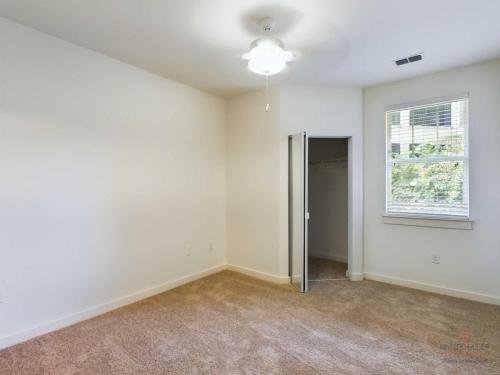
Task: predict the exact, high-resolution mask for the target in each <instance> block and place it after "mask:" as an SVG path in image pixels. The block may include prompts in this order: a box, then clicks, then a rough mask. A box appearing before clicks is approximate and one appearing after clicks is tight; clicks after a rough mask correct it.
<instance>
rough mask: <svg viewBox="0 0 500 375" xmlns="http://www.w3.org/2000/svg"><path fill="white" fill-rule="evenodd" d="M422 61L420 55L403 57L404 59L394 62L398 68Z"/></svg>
mask: <svg viewBox="0 0 500 375" xmlns="http://www.w3.org/2000/svg"><path fill="white" fill-rule="evenodd" d="M420 60H422V54H421V53H419V54H418V55H413V56H408V57H403V58H402V59H398V60H395V61H394V62H395V63H396V65H397V66H400V65H405V64H408V63H412V62H417V61H420Z"/></svg>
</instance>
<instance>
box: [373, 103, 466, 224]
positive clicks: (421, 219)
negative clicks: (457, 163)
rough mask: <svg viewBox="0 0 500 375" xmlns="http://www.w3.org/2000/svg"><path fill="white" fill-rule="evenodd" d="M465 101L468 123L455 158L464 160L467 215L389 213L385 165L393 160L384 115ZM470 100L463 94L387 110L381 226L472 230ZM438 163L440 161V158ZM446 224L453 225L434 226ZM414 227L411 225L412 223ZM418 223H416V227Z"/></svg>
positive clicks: (389, 175)
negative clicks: (461, 145)
mask: <svg viewBox="0 0 500 375" xmlns="http://www.w3.org/2000/svg"><path fill="white" fill-rule="evenodd" d="M460 100H467V107H468V111H467V121H466V122H465V125H464V156H463V157H457V158H459V159H461V160H463V163H464V193H466V197H467V208H468V214H467V215H449V214H444V213H443V214H425V213H420V212H413V213H410V212H394V211H389V210H388V205H389V195H390V194H389V193H390V189H392V184H391V183H390V181H389V179H392V173H389V168H388V164H389V162H391V161H392V158H390V157H389V153H388V150H389V148H391V149H392V139H391V134H390V133H389V126H387V112H391V111H401V110H408V109H411V108H414V107H422V106H433V105H439V104H441V103H443V104H445V103H449V102H453V101H460ZM469 106H470V97H469V93H462V94H457V95H452V96H446V97H439V98H432V99H424V100H419V101H414V102H405V103H400V104H396V105H391V106H387V107H386V108H385V110H384V127H385V139H384V146H385V147H384V154H385V157H384V161H385V165H384V181H385V183H384V189H385V190H384V214H383V215H382V216H383V218H384V223H386V224H398V225H416V226H428V227H437V228H450V229H453V228H455V229H472V220H471V218H470V216H471V214H470V213H471V205H470V183H469V165H470V153H469V125H470V112H469ZM439 159H441V158H439ZM444 159H448V160H451V159H453V157H445V158H444ZM442 220H444V221H449V222H450V223H452V224H446V225H444V226H443V225H442V224H435V223H433V222H436V221H442ZM413 221H414V222H415V223H412V222H413ZM417 222H418V223H417ZM463 222H467V223H470V225H469V224H467V225H465V226H464V225H463V224H461V223H463ZM453 223H459V224H458V225H456V226H455V225H454V224H453Z"/></svg>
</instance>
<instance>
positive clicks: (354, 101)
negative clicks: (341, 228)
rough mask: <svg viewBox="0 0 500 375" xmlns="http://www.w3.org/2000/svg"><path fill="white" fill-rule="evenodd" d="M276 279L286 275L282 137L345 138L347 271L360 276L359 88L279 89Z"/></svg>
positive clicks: (285, 175)
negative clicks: (349, 191) (348, 171)
mask: <svg viewBox="0 0 500 375" xmlns="http://www.w3.org/2000/svg"><path fill="white" fill-rule="evenodd" d="M280 93H281V98H280V100H281V104H280V113H281V116H280V192H281V194H280V259H281V262H280V274H281V275H285V274H286V273H287V271H288V135H290V134H296V133H298V132H300V131H306V132H307V133H308V134H309V135H310V136H316V137H318V136H324V137H351V138H350V141H349V163H350V168H351V170H352V174H351V175H350V176H349V184H350V185H352V194H350V195H349V208H350V212H352V215H351V216H350V217H349V240H350V241H349V242H350V243H349V246H350V250H349V268H350V273H351V277H352V278H353V279H354V280H358V279H361V278H362V277H363V276H362V274H363V92H362V90H361V89H359V88H334V87H313V86H285V87H282V88H281V89H280Z"/></svg>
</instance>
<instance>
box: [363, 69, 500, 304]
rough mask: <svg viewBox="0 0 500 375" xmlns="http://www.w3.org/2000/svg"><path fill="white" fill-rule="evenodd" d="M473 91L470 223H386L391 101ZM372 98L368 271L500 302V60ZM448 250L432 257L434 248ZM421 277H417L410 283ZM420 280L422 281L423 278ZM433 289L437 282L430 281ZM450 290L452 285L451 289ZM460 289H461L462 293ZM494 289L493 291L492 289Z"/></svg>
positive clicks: (393, 87) (380, 89)
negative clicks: (467, 226) (459, 226)
mask: <svg viewBox="0 0 500 375" xmlns="http://www.w3.org/2000/svg"><path fill="white" fill-rule="evenodd" d="M465 92H468V93H469V94H470V107H469V113H470V121H469V122H470V125H469V132H470V213H471V218H472V219H473V220H474V228H473V230H471V231H467V230H452V229H437V228H423V227H410V226H396V225H388V224H384V223H382V214H383V212H384V185H385V183H384V181H385V180H384V179H385V176H384V173H385V164H384V163H385V161H384V156H385V122H384V109H385V107H386V106H389V105H393V104H398V103H405V102H412V101H418V100H424V99H430V98H436V97H443V96H449V95H454V94H460V93H465ZM364 100H365V106H364V109H365V129H364V130H365V178H364V181H365V241H364V243H365V272H367V276H369V277H378V278H381V277H382V278H383V279H385V280H387V281H391V278H392V281H394V282H397V283H403V284H405V285H410V286H417V287H422V286H424V287H425V285H427V284H429V285H430V286H431V287H432V286H436V287H439V288H448V289H457V290H458V291H463V292H466V293H462V294H460V293H459V294H458V295H463V296H467V297H469V298H475V297H474V294H484V295H487V296H486V297H485V298H482V297H481V296H476V297H477V298H476V299H480V300H485V301H490V302H494V301H495V297H496V302H497V303H500V299H499V298H500V271H499V270H500V235H499V232H498V227H499V225H498V217H499V212H500V198H499V197H500V196H499V194H498V192H499V191H500V147H499V145H498V143H499V139H500V60H495V61H490V62H486V63H482V64H477V65H473V66H469V67H464V68H460V69H454V70H448V71H444V72H440V73H436V74H432V75H427V76H422V77H419V78H415V79H410V80H405V81H401V82H397V83H392V84H387V85H382V86H377V87H372V88H368V89H366V90H365V93H364ZM431 252H438V253H440V255H441V264H439V265H436V264H432V263H431V261H430V253H431ZM405 281H413V282H416V283H408V282H405ZM419 283H420V284H419ZM430 289H432V288H430ZM444 292H446V293H449V292H450V291H449V290H448V291H444ZM455 294H457V293H455ZM488 296H490V297H491V298H490V297H488Z"/></svg>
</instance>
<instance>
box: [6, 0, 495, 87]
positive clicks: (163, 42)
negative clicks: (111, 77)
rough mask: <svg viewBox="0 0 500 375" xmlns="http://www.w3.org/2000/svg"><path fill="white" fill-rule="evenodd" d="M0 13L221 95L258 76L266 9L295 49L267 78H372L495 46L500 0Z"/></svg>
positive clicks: (33, 5) (32, 2)
mask: <svg viewBox="0 0 500 375" xmlns="http://www.w3.org/2000/svg"><path fill="white" fill-rule="evenodd" d="M0 15H1V16H3V17H5V18H8V19H11V20H14V21H17V22H19V23H22V24H25V25H27V26H30V27H33V28H35V29H38V30H40V31H43V32H46V33H48V34H51V35H54V36H57V37H60V38H62V39H65V40H67V41H70V42H73V43H76V44H79V45H81V46H84V47H87V48H89V49H92V50H95V51H98V52H101V53H103V54H106V55H108V56H111V57H114V58H116V59H118V60H122V61H125V62H127V63H130V64H132V65H135V66H138V67H141V68H144V69H146V70H149V71H151V72H154V73H157V74H159V75H162V76H164V77H167V78H170V79H173V80H177V81H180V82H184V83H186V84H189V85H191V86H194V87H198V88H200V89H203V90H206V91H208V92H211V93H215V94H218V95H221V96H232V95H235V94H239V93H242V92H246V91H250V90H254V89H256V88H258V87H262V86H263V83H264V78H263V77H261V76H257V75H254V74H252V73H250V72H249V71H248V70H247V69H246V62H245V61H243V60H241V59H240V58H239V57H240V55H241V54H242V53H244V52H245V51H247V49H248V46H249V44H250V42H251V41H252V40H253V39H255V38H256V37H258V36H259V35H260V30H259V28H258V26H257V24H256V23H257V21H258V19H260V18H261V17H264V16H271V17H274V18H275V19H276V22H277V26H276V29H275V36H277V37H279V38H281V39H282V40H283V41H284V42H285V45H286V46H287V48H288V49H292V50H294V51H297V52H298V53H299V58H298V59H297V61H295V62H293V63H292V64H290V67H289V68H288V69H287V70H286V71H285V72H284V73H282V74H280V75H277V76H273V77H272V78H271V84H272V85H277V84H305V85H337V86H338V85H340V86H353V85H354V86H370V85H374V84H378V83H382V82H387V81H394V80H398V79H402V78H407V77H412V76H416V75H420V74H423V73H428V72H433V71H437V70H442V69H446V68H450V67H454V66H461V65H466V64H469V63H473V62H477V61H482V60H486V59H490V58H494V57H498V56H500V21H499V20H498V16H499V15H500V0H419V1H417V0H275V1H269V0H267V1H264V0H147V1H145V0H83V1H82V0H64V1H63V0H43V1H42V0H0ZM0 47H1V46H0ZM419 52H423V53H424V60H423V61H421V62H417V63H414V64H409V65H405V66H402V67H396V66H395V65H394V63H393V60H394V59H396V58H399V57H404V56H407V55H411V54H414V53H419Z"/></svg>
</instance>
